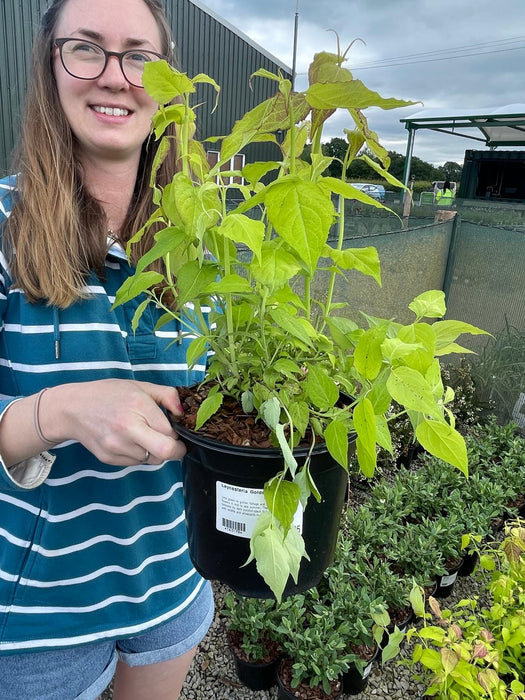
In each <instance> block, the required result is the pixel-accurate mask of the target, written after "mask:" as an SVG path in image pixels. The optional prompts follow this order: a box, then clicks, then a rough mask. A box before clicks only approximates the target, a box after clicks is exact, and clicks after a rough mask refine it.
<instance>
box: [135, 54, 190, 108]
mask: <svg viewBox="0 0 525 700" xmlns="http://www.w3.org/2000/svg"><path fill="white" fill-rule="evenodd" d="M142 84H143V85H144V88H145V90H146V92H147V93H148V95H149V96H150V97H152V98H153V100H154V101H155V102H158V103H159V104H161V105H163V104H167V103H168V102H171V101H172V100H173V99H174V98H175V97H178V96H179V95H183V94H184V93H192V92H195V87H194V85H193V82H192V81H191V80H190V79H189V78H188V76H187V75H186V73H181V72H180V71H178V70H177V69H176V68H173V67H172V66H170V65H169V64H168V62H167V61H164V60H162V61H150V62H148V63H146V64H145V66H144V73H143V76H142Z"/></svg>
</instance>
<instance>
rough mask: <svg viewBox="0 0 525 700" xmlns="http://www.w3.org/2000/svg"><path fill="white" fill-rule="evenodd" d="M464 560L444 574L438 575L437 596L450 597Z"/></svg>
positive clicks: (435, 594)
mask: <svg viewBox="0 0 525 700" xmlns="http://www.w3.org/2000/svg"><path fill="white" fill-rule="evenodd" d="M462 562H463V559H462V560H461V562H459V564H458V565H457V566H455V567H454V568H452V569H450V571H447V573H446V574H445V575H444V576H438V579H437V588H436V592H435V593H434V597H435V598H448V597H449V596H450V595H451V594H452V591H453V590H454V584H455V583H456V580H457V577H458V574H459V570H460V568H461V564H462Z"/></svg>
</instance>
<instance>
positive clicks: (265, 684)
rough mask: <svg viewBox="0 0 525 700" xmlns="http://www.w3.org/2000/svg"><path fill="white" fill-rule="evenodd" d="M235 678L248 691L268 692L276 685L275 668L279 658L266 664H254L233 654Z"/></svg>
mask: <svg viewBox="0 0 525 700" xmlns="http://www.w3.org/2000/svg"><path fill="white" fill-rule="evenodd" d="M233 658H234V660H235V669H236V671H237V676H238V677H239V680H240V681H241V683H242V684H243V685H245V686H246V687H247V688H249V689H250V690H268V688H272V687H273V686H274V685H275V684H276V683H277V667H278V666H279V661H280V657H279V658H277V659H274V660H273V661H269V662H268V663H259V664H254V663H250V662H249V661H244V660H243V659H241V658H239V657H238V656H237V654H235V653H234V654H233Z"/></svg>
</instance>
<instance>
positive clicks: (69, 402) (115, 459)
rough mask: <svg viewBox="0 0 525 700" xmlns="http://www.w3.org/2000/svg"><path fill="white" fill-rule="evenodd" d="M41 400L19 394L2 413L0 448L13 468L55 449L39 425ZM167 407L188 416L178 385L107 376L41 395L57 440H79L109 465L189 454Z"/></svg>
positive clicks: (45, 426)
mask: <svg viewBox="0 0 525 700" xmlns="http://www.w3.org/2000/svg"><path fill="white" fill-rule="evenodd" d="M35 402H36V394H35V395H33V396H27V397H25V398H23V399H18V400H17V401H14V402H13V403H12V404H10V406H9V407H8V408H7V410H6V411H5V413H4V415H3V416H2V420H1V421H0V453H1V455H2V460H3V462H4V464H5V465H6V466H7V467H10V466H12V465H14V464H18V463H19V462H22V461H24V460H26V459H28V458H29V457H34V456H35V455H37V454H38V453H39V452H42V451H43V450H44V449H49V443H48V444H46V443H43V442H42V440H41V439H40V437H39V436H38V434H37V431H36V429H35V423H34V414H35ZM163 409H165V410H166V411H169V412H170V413H173V414H174V415H176V416H177V415H182V406H181V403H180V400H179V395H178V393H177V390H176V389H174V388H173V387H169V386H161V385H158V384H150V383H149V382H137V381H133V380H128V379H101V380H99V381H95V382H85V383H82V382H81V383H78V384H62V385H60V386H56V387H52V388H50V389H48V390H47V391H45V392H44V393H43V394H42V396H41V398H40V405H39V407H38V418H39V422H40V428H41V431H42V434H43V436H44V437H45V438H46V440H49V441H52V443H51V444H53V443H55V444H59V443H61V442H65V441H66V440H77V441H78V442H81V443H82V444H83V445H84V447H86V448H87V449H88V450H89V451H90V452H92V453H93V454H94V455H95V456H96V457H97V458H98V459H100V460H101V461H102V462H105V463H106V464H115V465H121V466H127V465H130V464H141V463H144V462H148V463H150V464H160V463H161V462H163V461H164V460H166V459H182V457H183V456H184V455H185V453H186V448H185V447H184V443H183V442H182V440H179V439H178V435H177V433H176V432H175V431H174V430H173V428H172V427H171V424H170V421H169V419H168V418H167V416H166V414H165V412H164V410H163ZM21 436H23V439H21Z"/></svg>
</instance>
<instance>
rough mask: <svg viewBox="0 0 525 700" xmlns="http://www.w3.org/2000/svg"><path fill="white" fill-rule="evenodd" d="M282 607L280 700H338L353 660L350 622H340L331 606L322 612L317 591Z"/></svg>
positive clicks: (290, 601)
mask: <svg viewBox="0 0 525 700" xmlns="http://www.w3.org/2000/svg"><path fill="white" fill-rule="evenodd" d="M316 603H317V606H316ZM279 607H280V611H281V621H280V623H279V624H278V626H277V634H278V639H279V641H280V644H281V646H282V648H283V652H284V656H283V659H282V660H281V663H280V666H279V671H278V675H277V683H278V687H279V691H278V696H277V697H278V700H292V699H294V698H300V699H301V700H331V699H333V698H338V697H339V696H340V694H341V678H342V674H343V672H344V671H345V670H347V668H348V664H349V662H350V660H351V655H350V653H349V651H348V649H347V644H346V640H347V634H348V629H349V625H348V622H347V621H341V620H340V619H337V618H336V616H335V615H334V612H333V610H332V609H331V607H330V606H328V607H324V606H323V607H322V609H320V608H319V603H318V593H317V589H315V588H313V589H310V590H309V591H307V593H306V595H303V594H296V595H294V596H290V597H289V598H287V599H286V600H285V601H284V602H283V603H281V604H280V606H279ZM316 607H317V611H316V609H315V608H316Z"/></svg>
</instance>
